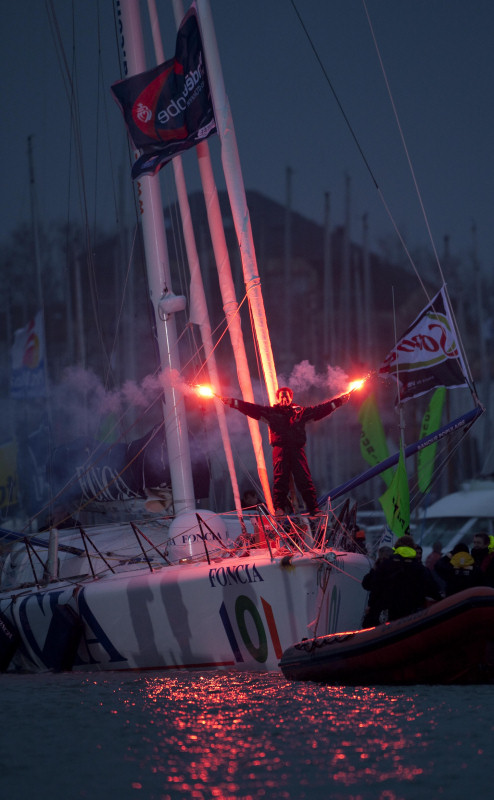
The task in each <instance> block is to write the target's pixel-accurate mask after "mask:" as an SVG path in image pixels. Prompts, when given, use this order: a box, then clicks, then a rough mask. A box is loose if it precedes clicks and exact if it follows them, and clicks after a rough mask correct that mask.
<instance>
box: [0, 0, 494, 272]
mask: <svg viewBox="0 0 494 800" xmlns="http://www.w3.org/2000/svg"><path fill="white" fill-rule="evenodd" d="M296 4H297V8H298V10H299V12H300V15H301V16H302V18H303V20H304V23H305V25H306V27H307V29H308V31H309V33H310V35H311V37H312V39H313V43H314V46H315V47H316V49H317V51H318V53H319V56H320V58H321V60H322V61H323V64H324V67H325V70H326V72H327V74H328V76H329V78H330V80H331V82H332V85H333V87H334V89H335V91H336V93H337V95H338V98H339V100H340V102H341V104H342V106H343V108H344V111H345V113H346V115H347V117H348V118H349V120H350V123H351V125H352V127H353V130H354V132H355V135H356V137H357V139H358V141H359V144H360V147H361V148H362V150H363V152H364V154H365V157H366V159H367V161H368V162H369V165H370V167H371V169H372V172H373V173H374V176H375V179H376V180H377V183H378V184H379V186H380V189H381V191H382V193H383V195H384V198H385V201H386V203H387V205H388V206H389V208H390V210H391V213H392V215H393V217H394V219H395V222H396V224H397V225H398V227H399V228H400V230H401V232H402V234H403V236H404V237H405V238H406V241H407V244H408V245H409V246H410V247H414V246H416V245H418V244H422V243H424V244H425V243H427V242H428V233H427V228H426V224H425V222H424V219H423V216H422V212H421V209H420V203H419V200H418V198H417V195H416V191H415V187H414V182H413V179H412V177H411V175H410V171H409V168H408V165H407V159H406V155H405V152H404V148H403V145H402V143H401V140H400V135H399V132H398V129H397V126H396V122H395V119H394V116H393V111H392V107H391V103H390V100H389V97H388V95H387V91H386V85H385V80H384V77H383V74H382V71H381V67H380V64H379V59H378V56H377V54H376V49H375V46H374V43H373V40H372V35H371V31H370V28H369V24H368V21H367V17H366V13H365V6H364V4H363V2H361V0H296ZM158 5H160V6H162V7H163V11H162V21H163V40H164V48H165V55H166V56H167V57H170V56H171V55H172V54H173V51H174V46H175V29H174V23H173V16H172V12H171V0H162V2H161V3H160V2H159V0H158ZM98 6H99V7H100V17H101V20H100V28H99V30H98V26H97V12H98ZM211 6H212V11H213V17H214V20H215V24H216V32H217V39H218V44H219V48H220V54H221V58H222V63H223V71H224V77H225V83H226V88H227V92H228V95H229V97H230V103H231V106H232V111H233V118H234V123H235V128H236V133H237V139H238V145H239V151H240V159H241V162H242V166H243V171H244V180H245V185H246V187H247V188H250V189H257V190H259V191H261V192H263V193H265V194H266V195H268V196H269V197H272V198H274V199H275V200H278V201H279V202H284V201H285V196H286V195H285V186H286V168H287V166H290V167H291V168H292V169H293V179H292V193H293V200H292V205H293V208H294V209H295V210H296V211H299V212H300V213H302V214H305V215H306V216H308V217H310V218H312V219H315V220H319V221H321V220H322V215H323V198H324V193H325V192H328V191H329V192H330V193H331V202H332V220H333V224H337V223H341V222H342V221H343V209H344V185H345V179H344V176H345V173H348V174H349V175H350V177H351V187H352V201H351V214H352V217H351V218H352V229H353V230H352V234H353V237H354V238H355V239H356V240H359V239H360V236H361V219H362V215H363V214H364V213H365V212H367V213H368V214H369V224H370V230H371V234H372V237H373V239H374V240H377V239H378V238H379V237H382V236H389V235H391V234H392V233H393V228H392V224H391V223H390V222H389V220H388V217H387V215H386V212H385V211H384V208H383V204H382V202H381V200H380V197H379V194H378V192H377V191H376V189H375V187H374V184H373V182H372V179H371V177H370V176H369V173H368V170H367V168H366V166H365V164H364V161H363V159H362V156H361V155H360V154H359V152H358V149H357V146H356V144H355V142H354V141H353V139H352V136H351V134H350V133H349V131H348V128H347V126H346V123H345V122H344V120H343V116H342V114H341V112H340V110H339V109H338V106H337V104H336V102H335V100H334V97H333V95H332V93H331V91H330V89H329V87H328V84H327V81H326V79H325V77H324V75H323V72H322V70H321V68H320V66H319V65H318V63H317V62H316V59H315V56H314V54H313V51H312V50H311V48H310V45H309V43H308V40H307V37H306V35H305V33H304V31H303V29H302V27H301V25H300V23H299V21H298V18H297V16H296V14H295V12H294V10H293V7H292V3H291V2H290V0H248V2H246V1H244V2H241V0H211ZM53 7H54V9H55V11H56V15H57V24H58V25H59V26H60V33H61V37H62V40H63V44H64V46H65V48H66V56H67V59H68V60H69V63H70V64H72V63H74V64H76V67H77V82H78V87H79V103H80V105H79V114H80V119H81V130H82V135H83V156H82V157H83V161H84V167H85V170H84V173H85V179H86V203H87V207H88V210H89V219H90V220H91V221H93V220H95V219H96V220H98V222H99V223H100V224H102V225H103V226H104V227H106V228H108V227H109V226H110V225H112V223H113V221H114V219H115V196H116V195H117V194H118V193H119V192H120V188H119V187H121V186H122V185H124V186H125V185H126V181H127V173H128V170H127V168H126V167H125V175H124V177H122V175H123V171H124V165H125V164H126V155H125V154H126V147H125V141H126V137H125V132H124V127H123V122H122V120H121V118H120V112H119V110H118V108H117V107H116V104H115V103H114V101H113V100H112V98H111V96H110V93H109V86H110V84H111V83H112V82H113V81H115V80H117V79H118V78H119V77H120V76H119V64H118V51H117V48H116V44H115V40H114V32H113V8H112V3H111V2H110V0H99V3H97V2H96V0H91V1H89V0H73V2H70V0H53ZM72 9H74V20H72ZM367 9H368V12H369V15H370V18H371V21H372V25H373V28H374V33H375V37H376V40H377V44H378V47H379V53H380V56H381V58H382V61H383V64H384V67H385V70H386V74H387V78H388V81H389V85H390V88H391V92H392V96H393V101H394V104H395V106H396V109H397V112H398V115H399V119H400V122H401V126H402V129H403V134H404V137H405V140H406V144H407V148H408V151H409V155H410V159H411V162H412V165H413V168H414V171H415V176H416V181H417V184H418V187H419V190H420V192H421V197H422V202H423V205H424V208H425V212H426V214H427V219H428V222H429V225H430V228H431V231H432V235H433V237H434V241H435V244H436V247H437V249H438V251H439V253H440V254H441V253H442V248H443V236H444V234H449V235H450V237H451V249H452V251H453V252H454V253H458V254H465V253H466V252H468V250H469V249H470V247H471V241H472V239H471V228H472V223H475V224H476V226H477V240H478V248H479V255H480V258H481V261H482V264H483V266H484V268H485V269H486V270H487V269H490V268H491V265H492V262H493V257H494V225H493V221H494V220H493V210H494V160H493V156H492V142H493V117H494V108H493V103H494V99H493V96H494V94H493V88H492V83H493V78H494V47H493V45H492V42H493V41H494V3H493V2H492V0H469V2H467V0H367ZM73 26H74V27H73ZM73 30H74V31H75V48H74V49H73V47H72V44H73V40H74V34H73ZM0 36H1V39H0V58H1V74H2V83H1V85H2V107H3V113H2V139H1V144H2V156H3V158H2V193H1V207H0V213H1V220H2V237H1V238H2V240H4V239H5V238H6V237H7V236H8V234H9V233H10V231H11V230H12V229H13V227H15V225H16V224H18V223H19V222H22V221H28V220H29V214H30V211H29V183H28V162H27V137H28V136H29V135H30V134H33V136H34V155H35V172H36V185H37V195H38V201H39V207H40V216H41V220H42V221H50V220H51V219H63V218H66V216H67V209H68V208H70V209H71V213H73V214H75V213H77V209H78V205H79V202H80V200H79V198H78V186H77V182H78V177H77V175H78V172H77V170H76V169H75V168H74V150H73V149H72V150H71V144H70V141H71V137H70V125H69V109H68V103H67V97H66V93H65V89H64V81H63V79H62V76H61V72H60V66H59V60H58V57H57V55H56V52H55V47H54V42H53V33H52V30H51V26H50V24H49V21H48V17H47V14H46V8H45V3H44V2H42V0H23V2H15V3H9V4H4V7H3V14H2V27H1V34H0ZM98 36H99V37H100V42H101V48H102V50H101V55H99V53H98ZM98 63H101V66H102V73H101V77H100V79H99V82H98ZM152 64H153V62H151V61H150V64H149V66H152ZM209 143H210V146H211V149H212V152H213V155H215V156H216V157H217V153H218V142H217V139H216V138H214V137H213V138H210V139H209ZM71 164H72V166H71ZM184 164H185V167H186V170H187V174H188V175H189V177H190V181H189V186H190V188H191V190H195V189H197V188H198V187H199V179H198V175H197V169H196V163H195V155H194V153H193V152H189V153H187V154H186V155H185V156H184ZM162 175H163V185H164V190H165V191H164V197H165V200H166V197H167V196H168V194H169V191H170V181H171V180H172V177H171V169H170V168H166V169H165V170H164V171H163V172H162ZM218 184H219V186H220V188H221V187H222V181H221V179H219V180H218Z"/></svg>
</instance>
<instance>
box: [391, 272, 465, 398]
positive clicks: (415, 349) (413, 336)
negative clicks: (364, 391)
mask: <svg viewBox="0 0 494 800" xmlns="http://www.w3.org/2000/svg"><path fill="white" fill-rule="evenodd" d="M379 374H380V375H386V374H389V375H392V376H393V377H395V378H397V379H398V382H399V387H400V397H399V399H400V400H401V401H404V400H410V399H411V398H412V397H419V396H420V395H421V394H425V393H426V392H428V391H430V390H431V389H435V388H436V387H437V386H446V387H448V388H450V389H452V388H458V387H460V386H468V381H467V377H466V376H467V374H468V372H467V369H466V366H465V364H464V361H463V357H462V355H461V351H460V347H459V341H458V338H457V334H456V329H455V326H454V323H453V314H452V311H451V309H450V307H449V303H448V298H447V295H446V291H445V287H443V288H442V289H441V291H440V292H439V293H438V294H437V295H436V296H435V297H434V299H433V300H432V301H431V302H430V303H429V305H428V306H427V307H426V308H425V309H424V310H423V311H422V312H421V313H420V314H419V316H418V317H417V318H416V320H415V321H414V322H413V323H412V325H410V327H409V328H408V330H407V331H406V332H405V333H404V335H403V336H402V337H401V339H400V340H399V342H398V343H397V344H396V345H395V347H394V348H393V349H392V350H391V352H390V353H388V355H387V356H386V358H385V359H384V361H383V363H382V364H381V366H380V368H379Z"/></svg>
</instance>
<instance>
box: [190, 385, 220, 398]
mask: <svg viewBox="0 0 494 800" xmlns="http://www.w3.org/2000/svg"><path fill="white" fill-rule="evenodd" d="M194 389H195V390H196V392H197V394H198V395H200V397H217V395H216V394H215V393H214V392H213V390H212V389H211V387H210V386H206V385H205V384H203V385H200V384H199V383H196V385H195V386H194Z"/></svg>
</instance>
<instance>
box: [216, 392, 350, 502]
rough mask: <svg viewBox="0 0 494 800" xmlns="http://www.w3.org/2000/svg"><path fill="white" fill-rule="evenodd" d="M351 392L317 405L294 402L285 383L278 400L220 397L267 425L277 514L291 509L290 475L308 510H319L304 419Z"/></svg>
mask: <svg viewBox="0 0 494 800" xmlns="http://www.w3.org/2000/svg"><path fill="white" fill-rule="evenodd" d="M350 396H351V392H348V393H347V394H343V395H340V397H335V398H334V399H333V400H327V401H326V402H324V403H320V404H319V405H317V406H307V407H305V408H304V407H303V406H297V405H295V404H294V403H293V392H292V390H291V389H290V388H289V387H288V386H282V387H280V388H279V389H278V390H277V392H276V399H277V401H278V402H277V403H275V404H274V405H273V406H261V405H257V404H256V403H247V402H246V401H245V400H237V399H235V398H233V397H222V398H221V399H222V401H223V403H225V405H227V406H230V407H231V408H236V409H237V411H240V413H241V414H245V416H247V417H252V418H253V419H257V420H262V421H263V422H266V423H267V425H268V427H269V442H270V444H271V447H272V448H273V502H274V507H275V512H276V514H277V515H278V516H281V515H284V514H286V513H290V512H291V511H292V510H293V509H292V506H291V503H290V500H289V497H288V495H289V490H290V475H293V479H294V481H295V486H296V487H297V489H298V491H299V492H300V494H301V495H302V498H303V501H304V503H305V505H306V506H307V509H308V511H309V514H310V515H311V516H315V515H316V514H320V513H321V512H320V509H319V507H318V505H317V495H316V490H315V487H314V481H313V480H312V476H311V473H310V469H309V465H308V462H307V456H306V454H305V442H306V440H307V436H306V433H305V426H306V423H307V422H315V421H317V420H319V419H323V418H324V417H327V416H329V414H332V413H333V411H335V410H336V409H337V408H339V407H340V406H342V405H344V403H347V402H348V401H349V399H350Z"/></svg>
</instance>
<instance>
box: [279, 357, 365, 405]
mask: <svg viewBox="0 0 494 800" xmlns="http://www.w3.org/2000/svg"><path fill="white" fill-rule="evenodd" d="M349 382H350V378H349V377H348V374H347V373H346V372H345V370H343V369H342V368H341V367H332V366H331V365H329V364H328V367H327V370H326V372H325V373H322V374H321V373H317V372H316V368H315V367H314V365H313V364H311V363H310V362H309V361H308V360H307V359H305V360H304V361H301V362H300V363H299V364H296V365H295V366H294V367H293V369H292V371H291V373H290V376H289V377H288V378H286V377H285V376H284V375H279V378H278V384H279V385H280V386H290V388H291V389H293V392H294V393H295V394H296V393H297V392H306V391H308V390H310V389H320V390H323V391H324V392H325V393H326V394H327V396H328V398H329V397H332V396H334V395H337V394H342V393H344V392H345V390H346V388H347V386H348V384H349Z"/></svg>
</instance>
